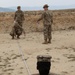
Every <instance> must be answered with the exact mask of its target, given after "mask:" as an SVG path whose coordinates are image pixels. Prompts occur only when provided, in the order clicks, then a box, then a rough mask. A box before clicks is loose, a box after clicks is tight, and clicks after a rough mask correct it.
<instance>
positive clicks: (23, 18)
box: [22, 11, 25, 21]
mask: <svg viewBox="0 0 75 75" xmlns="http://www.w3.org/2000/svg"><path fill="white" fill-rule="evenodd" d="M22 20H23V21H24V20H25V17H24V12H23V11H22Z"/></svg>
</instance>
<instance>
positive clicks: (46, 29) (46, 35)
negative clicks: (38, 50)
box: [44, 25, 52, 40]
mask: <svg viewBox="0 0 75 75" xmlns="http://www.w3.org/2000/svg"><path fill="white" fill-rule="evenodd" d="M51 31H52V28H51V25H44V40H47V39H52V36H51Z"/></svg>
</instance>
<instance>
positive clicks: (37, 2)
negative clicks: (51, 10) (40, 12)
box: [0, 0, 75, 7]
mask: <svg viewBox="0 0 75 75" xmlns="http://www.w3.org/2000/svg"><path fill="white" fill-rule="evenodd" d="M44 4H48V5H49V6H50V5H51V6H56V5H57V6H60V5H61V6H65V5H74V4H75V0H0V7H11V6H18V5H20V6H27V7H30V6H32V7H34V6H43V5H44Z"/></svg>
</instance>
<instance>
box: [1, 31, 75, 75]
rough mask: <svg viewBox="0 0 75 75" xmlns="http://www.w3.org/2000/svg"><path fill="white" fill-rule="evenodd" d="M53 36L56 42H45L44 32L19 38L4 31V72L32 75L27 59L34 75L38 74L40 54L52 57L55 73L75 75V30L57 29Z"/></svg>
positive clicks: (55, 74)
mask: <svg viewBox="0 0 75 75" xmlns="http://www.w3.org/2000/svg"><path fill="white" fill-rule="evenodd" d="M52 37H53V38H52V44H47V45H44V44H42V42H43V33H41V32H32V33H27V34H26V37H24V36H23V35H22V36H21V39H19V40H17V39H15V40H12V39H11V36H10V35H9V34H0V75H28V73H27V70H26V67H25V64H24V60H26V63H27V65H28V67H29V70H30V72H31V74H32V75H38V74H39V73H38V70H37V69H36V66H37V65H36V63H37V59H36V57H37V55H50V56H52V59H51V63H52V65H51V70H50V74H51V75H75V40H74V39H75V31H74V30H71V31H70V30H68V31H53V32H52ZM17 42H19V45H18V43H17ZM19 46H20V47H19ZM20 50H22V52H23V54H24V59H22V56H21V52H20Z"/></svg>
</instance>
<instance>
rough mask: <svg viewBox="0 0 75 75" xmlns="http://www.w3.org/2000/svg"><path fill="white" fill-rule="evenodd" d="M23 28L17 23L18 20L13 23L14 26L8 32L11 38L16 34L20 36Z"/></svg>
mask: <svg viewBox="0 0 75 75" xmlns="http://www.w3.org/2000/svg"><path fill="white" fill-rule="evenodd" d="M22 31H23V28H22V27H21V26H20V25H19V24H18V22H15V23H14V26H13V27H12V31H11V32H10V35H11V36H12V38H13V39H14V36H16V35H17V38H18V36H20V35H21V34H22Z"/></svg>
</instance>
